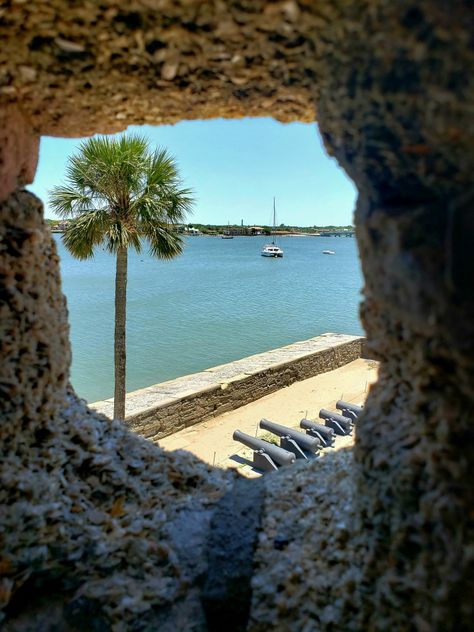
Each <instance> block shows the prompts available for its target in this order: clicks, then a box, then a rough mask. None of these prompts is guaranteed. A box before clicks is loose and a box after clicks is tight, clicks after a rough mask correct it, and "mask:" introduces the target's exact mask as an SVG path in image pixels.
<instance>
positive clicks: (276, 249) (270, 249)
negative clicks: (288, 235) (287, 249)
mask: <svg viewBox="0 0 474 632" xmlns="http://www.w3.org/2000/svg"><path fill="white" fill-rule="evenodd" d="M260 254H261V255H262V257H283V250H282V249H281V248H280V246H277V245H275V244H273V243H272V244H267V245H266V246H264V247H263V248H262V252H261V253H260Z"/></svg>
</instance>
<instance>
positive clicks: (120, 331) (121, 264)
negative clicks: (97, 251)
mask: <svg viewBox="0 0 474 632" xmlns="http://www.w3.org/2000/svg"><path fill="white" fill-rule="evenodd" d="M127 259H128V251H127V249H126V248H119V249H118V250H117V260H116V268H115V341H114V345H115V392H114V419H120V420H122V421H123V420H124V419H125V392H126V391H125V366H126V359H127V350H126V342H125V325H126V310H127Z"/></svg>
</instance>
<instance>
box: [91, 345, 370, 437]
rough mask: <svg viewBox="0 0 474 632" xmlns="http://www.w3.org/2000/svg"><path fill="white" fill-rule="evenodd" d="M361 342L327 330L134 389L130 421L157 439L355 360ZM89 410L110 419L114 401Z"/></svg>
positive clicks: (129, 401)
mask: <svg viewBox="0 0 474 632" xmlns="http://www.w3.org/2000/svg"><path fill="white" fill-rule="evenodd" d="M363 343H364V338H362V337H360V336H350V335H346V334H331V333H327V334H323V335H321V336H317V337H315V338H310V339H309V340H303V341H300V342H295V343H294V344H291V345H287V346H285V347H280V348H278V349H273V350H271V351H267V352H265V353H259V354H257V355H253V356H249V357H246V358H242V359H241V360H236V361H235V362H230V363H228V364H222V365H220V366H215V367H212V368H210V369H206V370H204V371H200V372H199V373H193V374H191V375H185V376H183V377H180V378H177V379H175V380H169V381H168V382H162V383H161V384H154V385H153V386H149V387H147V388H143V389H139V390H137V391H133V392H131V393H129V394H128V395H127V405H126V415H127V419H126V423H127V425H128V426H129V427H130V428H131V429H132V430H134V431H135V432H137V433H138V434H140V435H142V436H144V437H146V438H148V439H151V440H154V441H157V440H158V439H161V438H163V437H166V436H167V435H170V434H172V433H173V432H177V431H178V430H182V429H183V428H186V427H188V426H192V425H194V424H195V423H198V422H199V421H203V420H204V419H207V418H209V417H215V416H217V415H221V414H222V413H224V412H228V411H230V410H235V409H236V408H239V407H240V406H244V405H245V404H248V403H250V402H252V401H254V400H256V399H259V398H260V397H263V396H264V395H268V394H269V393H272V392H274V391H277V390H279V389H280V388H283V387H284V386H289V385H290V384H293V382H297V381H300V380H304V379H307V378H309V377H313V376H314V375H318V374H319V373H325V372H327V371H332V370H333V369H336V368H338V367H340V366H343V365H344V364H347V363H349V362H352V361H353V360H356V359H357V358H359V357H360V356H361V355H362V349H363ZM91 408H93V409H95V410H97V411H98V412H100V413H102V414H104V415H106V416H108V417H111V416H112V414H113V399H107V400H104V401H100V402H95V403H94V404H91Z"/></svg>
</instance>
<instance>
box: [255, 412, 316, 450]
mask: <svg viewBox="0 0 474 632" xmlns="http://www.w3.org/2000/svg"><path fill="white" fill-rule="evenodd" d="M260 428H263V429H264V430H269V431H270V432H273V434H276V435H278V436H279V437H290V439H293V441H296V443H297V444H298V445H299V446H300V448H302V449H303V450H307V451H308V452H317V451H318V450H319V448H320V442H319V440H318V439H317V438H316V437H309V436H308V435H306V434H304V433H303V432H300V431H299V430H293V428H287V427H286V426H282V425H281V424H277V423H275V422H274V421H269V420H268V419H261V420H260Z"/></svg>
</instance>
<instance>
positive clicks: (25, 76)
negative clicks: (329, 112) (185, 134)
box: [0, 0, 330, 136]
mask: <svg viewBox="0 0 474 632" xmlns="http://www.w3.org/2000/svg"><path fill="white" fill-rule="evenodd" d="M316 4H317V5H319V6H318V7H317V9H318V11H316V10H315V8H316V7H315V3H314V2H311V1H309V0H307V1H305V2H295V1H294V0H286V1H284V2H262V0H251V1H249V0H245V1H244V2H242V1H240V0H238V1H237V0H230V1H229V0H227V1H223V0H210V1H209V0H205V1H202V0H200V1H199V2H197V1H194V2H189V1H186V0H180V1H177V2H169V1H163V0H159V1H157V2H155V1H153V0H132V1H131V2H128V3H123V2H118V1H117V0H105V1H104V2H100V3H99V2H94V1H92V0H84V1H82V2H75V3H68V4H67V15H65V3H64V2H63V1H62V0H37V1H36V2H34V3H24V2H15V0H11V1H10V2H7V4H6V6H5V5H4V6H3V8H2V9H1V10H0V11H1V13H0V20H1V21H0V38H1V39H2V42H3V43H4V44H3V46H2V48H1V49H0V99H1V98H3V99H9V100H18V101H21V103H22V104H23V107H24V108H25V111H27V112H28V113H29V114H30V115H31V117H32V120H33V124H34V125H35V126H37V127H38V128H40V129H41V132H42V133H43V134H53V135H77V136H79V135H85V134H91V133H93V132H95V131H97V130H98V129H100V130H101V131H103V132H104V131H112V130H114V131H117V130H120V129H123V128H124V127H125V126H126V125H128V124H131V123H136V124H144V123H151V124H155V125H156V124H159V123H175V122H177V121H180V120H182V119H183V118H185V119H186V118H190V119H196V118H210V117H216V116H227V117H240V116H274V117H276V118H279V119H280V120H283V121H292V120H293V121H294V120H300V121H301V120H304V121H312V120H314V106H313V103H312V97H311V93H312V84H313V82H314V71H313V66H314V42H313V38H312V31H313V30H314V29H317V28H318V27H319V28H320V29H321V28H322V27H323V26H324V25H325V21H326V19H327V18H325V14H326V13H328V9H329V13H330V7H327V6H326V4H325V3H323V2H321V3H316ZM320 14H322V16H321V15H320ZM78 94H81V108H80V109H78V107H77V95H78Z"/></svg>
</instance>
